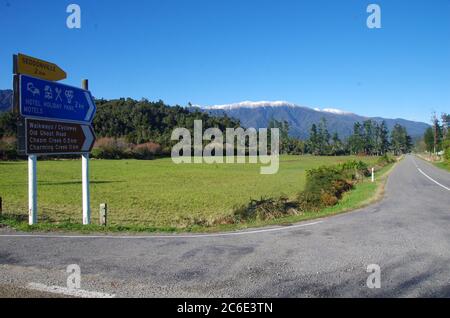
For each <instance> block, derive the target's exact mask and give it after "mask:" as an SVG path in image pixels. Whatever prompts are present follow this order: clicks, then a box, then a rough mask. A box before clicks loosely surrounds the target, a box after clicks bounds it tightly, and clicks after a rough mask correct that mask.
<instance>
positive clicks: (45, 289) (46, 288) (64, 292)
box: [27, 283, 116, 298]
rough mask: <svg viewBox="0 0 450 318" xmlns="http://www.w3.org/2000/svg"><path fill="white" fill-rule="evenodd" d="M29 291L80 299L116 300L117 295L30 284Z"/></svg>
mask: <svg viewBox="0 0 450 318" xmlns="http://www.w3.org/2000/svg"><path fill="white" fill-rule="evenodd" d="M27 288H28V289H31V290H37V291H40V292H46V293H52V294H59V295H65V296H72V297H78V298H114V297H116V295H114V294H106V293H100V292H93V291H87V290H83V289H73V288H67V287H59V286H47V285H44V284H38V283H29V284H28V286H27Z"/></svg>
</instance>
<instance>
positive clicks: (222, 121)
mask: <svg viewBox="0 0 450 318" xmlns="http://www.w3.org/2000/svg"><path fill="white" fill-rule="evenodd" d="M96 104H97V114H96V116H95V118H94V121H93V126H94V130H95V133H96V136H97V138H98V141H99V142H97V144H96V146H94V148H95V147H104V148H113V149H106V150H108V151H106V158H121V157H122V154H121V153H122V152H128V156H131V157H134V155H133V154H132V152H133V151H131V150H130V148H133V149H134V148H136V147H134V146H139V145H146V144H151V147H150V146H149V147H150V148H151V149H148V150H149V151H150V152H151V153H150V154H149V156H147V157H152V155H159V156H167V155H170V153H171V148H172V147H173V145H174V144H175V143H176V142H174V141H172V140H171V134H172V131H173V130H174V129H175V128H178V127H185V128H187V129H193V127H194V121H195V120H202V121H203V123H204V127H205V128H212V127H216V128H219V129H220V130H222V131H224V130H225V129H226V128H238V127H241V125H240V122H239V120H237V119H235V118H232V117H229V116H227V115H226V114H224V115H222V116H212V115H209V114H207V113H205V112H202V111H200V110H198V109H197V110H192V109H186V108H184V107H181V106H169V105H166V104H165V103H164V102H163V101H161V100H160V101H157V102H150V101H149V100H147V99H142V100H140V101H137V100H134V99H131V98H127V99H125V98H121V99H115V100H105V99H98V100H96ZM17 120H18V117H17V115H16V114H14V113H13V112H5V113H2V114H0V138H1V139H2V141H0V152H3V153H4V152H5V151H9V152H13V149H12V148H14V147H15V146H16V145H15V141H14V140H13V141H11V138H15V136H16V134H17ZM243 128H248V127H243ZM267 128H269V131H270V128H279V130H280V153H281V154H293V155H295V154H297V155H300V154H312V155H328V156H331V155H333V156H338V155H349V154H351V155H370V156H372V155H385V154H387V153H388V152H391V153H393V154H395V155H399V154H404V153H408V152H411V150H412V149H413V147H414V144H413V140H412V138H411V136H410V135H409V134H408V132H407V130H406V128H405V127H403V126H401V125H400V124H396V125H395V126H394V127H393V129H392V131H390V130H389V129H388V128H387V125H386V123H385V122H384V121H381V122H377V121H375V120H372V119H368V120H366V121H363V122H355V123H354V125H353V133H352V134H351V135H350V136H348V137H346V138H342V137H341V136H339V135H338V133H337V132H330V131H329V130H328V127H327V121H326V119H325V118H322V120H321V121H320V122H319V123H314V124H312V125H311V128H310V130H309V138H307V139H303V140H302V139H299V138H295V137H291V136H290V135H289V123H288V122H287V121H277V120H276V119H273V118H272V119H271V120H270V122H269V124H268V127H267ZM5 138H10V139H9V145H5ZM105 139H108V141H107V142H105ZM133 145H134V146H133ZM155 145H157V147H155ZM115 148H121V149H115ZM122 148H123V149H122ZM137 148H138V149H139V150H140V151H141V152H142V151H143V150H144V152H145V148H146V147H143V146H141V147H137ZM127 149H128V150H127ZM110 151H112V152H114V154H112V155H111V154H108V152H110ZM100 153H101V152H100ZM0 154H1V153H0ZM93 155H94V157H95V153H94V154H93ZM141 155H142V154H141ZM2 157H4V155H3V156H2ZM9 157H14V156H11V155H10V156H9ZM99 157H105V156H102V155H99ZM144 157H146V156H145V155H144ZM0 158H1V157H0ZM140 159H145V158H140Z"/></svg>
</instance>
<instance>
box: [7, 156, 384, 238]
mask: <svg viewBox="0 0 450 318" xmlns="http://www.w3.org/2000/svg"><path fill="white" fill-rule="evenodd" d="M354 158H355V157H313V156H282V158H281V162H280V170H279V172H278V173H277V174H275V175H261V174H260V173H259V172H260V171H259V165H250V164H232V165H206V164H200V165H198V164H184V165H175V164H173V163H172V161H171V160H170V159H158V160H154V161H137V160H118V161H113V160H91V207H92V211H93V213H92V221H93V223H94V224H96V223H97V222H98V207H99V204H100V203H103V202H106V203H108V212H109V214H108V222H109V224H110V226H108V227H107V228H106V229H105V228H103V227H97V226H90V227H82V226H80V225H79V223H80V222H81V214H82V212H81V162H80V161H79V160H65V161H63V160H59V161H39V162H38V209H39V222H40V224H39V225H38V226H36V227H32V228H29V227H28V226H27V225H25V224H26V222H24V221H23V220H24V219H26V211H27V163H26V162H1V163H0V196H1V197H2V199H3V210H4V213H5V212H6V213H8V214H12V215H16V217H15V218H7V219H5V218H4V219H3V221H2V223H4V224H8V225H10V226H12V227H15V228H18V227H19V228H20V229H21V230H27V229H36V230H50V229H55V228H56V229H58V228H59V229H62V230H74V231H105V230H107V231H124V230H125V231H134V232H140V231H205V230H226V229H231V228H232V229H236V228H242V227H247V226H258V225H260V224H256V223H255V224H245V225H232V226H218V227H216V228H203V227H202V226H196V225H192V224H193V223H195V219H206V220H213V219H216V218H220V217H223V216H226V215H229V214H230V213H231V212H232V210H233V208H234V207H236V206H238V205H242V204H246V203H248V201H249V200H250V199H252V198H253V199H259V198H261V197H278V196H280V195H286V196H288V197H290V198H293V197H295V195H296V194H297V193H298V192H299V191H301V190H302V189H303V187H304V183H305V170H307V169H310V168H314V167H317V166H320V165H331V164H336V163H340V162H344V161H347V160H350V159H354ZM358 159H362V160H363V161H366V162H368V163H369V164H373V163H374V162H375V161H376V160H377V159H376V158H358ZM374 187H375V188H376V186H375V185H366V183H363V184H361V185H359V186H358V187H357V188H356V189H355V190H354V191H352V192H351V193H350V194H349V196H350V199H347V196H345V197H344V199H343V200H342V201H341V202H340V203H339V204H338V205H337V206H335V207H333V208H332V209H337V210H339V209H342V208H347V207H352V206H354V205H355V202H359V201H362V200H363V199H367V197H369V196H370V194H371V193H372V192H373V191H374V189H373V188H374ZM346 200H347V201H346ZM324 213H334V212H333V211H328V212H324ZM301 217H305V218H307V217H311V216H307V215H304V216H300V218H298V219H295V218H292V217H291V218H290V219H289V218H287V219H286V220H280V222H291V221H294V220H301ZM313 217H314V216H313ZM193 220H194V221H193ZM277 222H278V221H277ZM55 224H56V225H55ZM267 224H268V223H267ZM261 225H265V224H261Z"/></svg>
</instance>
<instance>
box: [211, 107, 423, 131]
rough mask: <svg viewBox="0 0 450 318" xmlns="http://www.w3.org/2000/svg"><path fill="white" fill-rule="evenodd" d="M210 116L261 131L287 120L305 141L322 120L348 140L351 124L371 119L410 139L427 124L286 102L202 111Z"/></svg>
mask: <svg viewBox="0 0 450 318" xmlns="http://www.w3.org/2000/svg"><path fill="white" fill-rule="evenodd" d="M203 111H205V112H207V113H209V114H211V115H224V114H226V115H227V116H230V117H233V118H236V119H238V120H239V121H240V122H241V124H242V126H244V127H255V128H264V127H267V125H268V123H269V122H270V120H271V119H272V118H273V119H276V120H278V121H284V120H286V121H287V122H288V123H289V125H290V134H291V135H292V136H293V137H299V138H302V139H305V138H307V137H308V135H309V130H310V128H311V125H312V124H314V123H315V124H317V123H319V122H320V120H321V119H322V118H325V119H326V120H327V123H328V129H329V131H330V133H334V132H337V133H338V134H339V136H341V137H347V136H349V135H351V134H352V132H353V124H354V123H355V122H357V121H359V122H362V121H365V120H368V119H372V120H374V121H377V122H381V121H382V120H384V121H386V124H387V126H388V128H389V130H392V128H393V127H394V125H395V124H397V123H398V124H400V125H402V126H404V127H406V129H407V131H408V133H409V134H410V135H411V136H412V137H413V138H417V137H421V136H423V134H424V132H425V130H426V129H427V128H428V127H429V125H428V124H426V123H422V122H415V121H410V120H405V119H400V118H399V119H387V118H382V117H374V118H370V117H365V116H361V115H357V114H353V113H349V112H344V111H341V110H338V109H323V110H320V109H312V108H308V107H303V106H298V105H295V104H291V103H288V102H242V103H237V104H229V105H219V106H211V107H206V108H203Z"/></svg>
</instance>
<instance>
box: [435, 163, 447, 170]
mask: <svg viewBox="0 0 450 318" xmlns="http://www.w3.org/2000/svg"><path fill="white" fill-rule="evenodd" d="M435 165H436V166H437V167H439V168H441V169H444V170H447V171H450V162H448V161H443V162H436V163H435Z"/></svg>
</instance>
